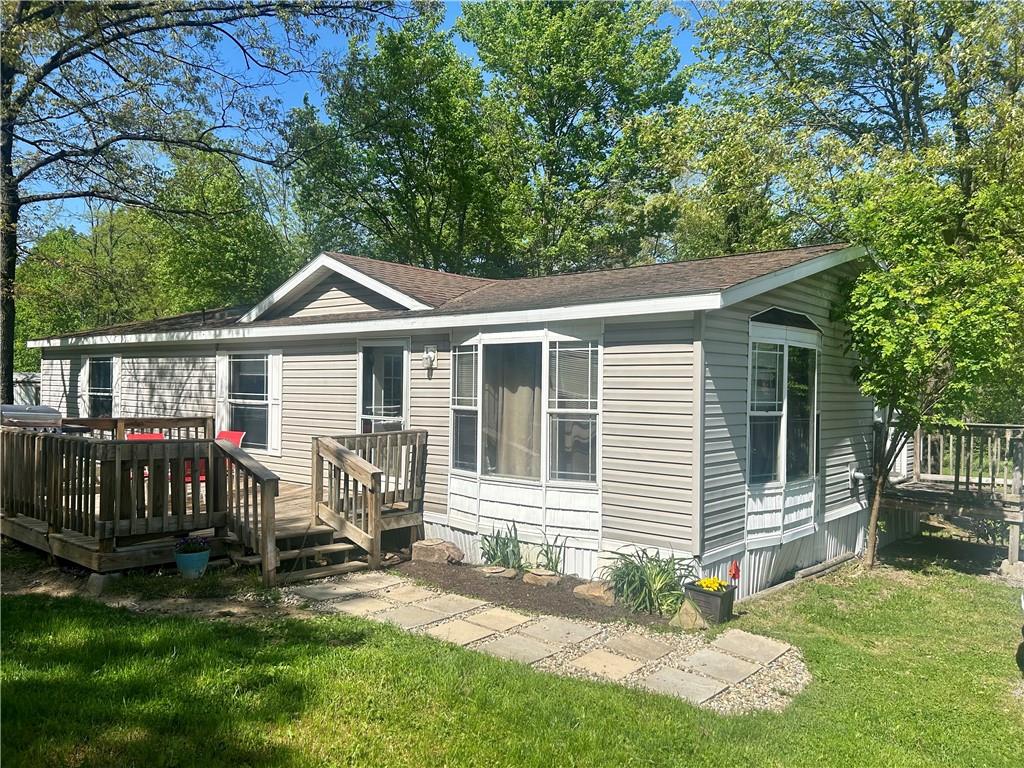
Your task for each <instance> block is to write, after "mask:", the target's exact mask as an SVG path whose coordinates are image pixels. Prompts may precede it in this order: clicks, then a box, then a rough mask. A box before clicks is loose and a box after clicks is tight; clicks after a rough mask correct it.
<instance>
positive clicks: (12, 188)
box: [0, 64, 20, 403]
mask: <svg viewBox="0 0 1024 768" xmlns="http://www.w3.org/2000/svg"><path fill="white" fill-rule="evenodd" d="M12 84H13V72H12V71H11V68H10V66H8V65H7V64H0V403H13V402H14V269H15V266H16V265H17V263H18V212H19V208H20V206H19V204H18V186H17V184H16V182H15V180H14V120H13V119H12V115H11V86H12Z"/></svg>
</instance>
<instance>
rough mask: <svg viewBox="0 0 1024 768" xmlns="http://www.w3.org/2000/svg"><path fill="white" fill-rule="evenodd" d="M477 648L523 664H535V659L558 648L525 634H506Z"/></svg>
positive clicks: (541, 657) (544, 656) (543, 657)
mask: <svg viewBox="0 0 1024 768" xmlns="http://www.w3.org/2000/svg"><path fill="white" fill-rule="evenodd" d="M477 650H480V651H483V652H484V653H488V654H490V655H491V656H497V657H498V658H499V659H510V660H512V661H520V662H522V663H523V664H533V663H534V662H535V661H540V660H541V659H546V658H547V657H548V656H550V655H551V654H553V653H555V652H556V651H557V650H558V648H557V647H555V646H551V645H547V644H546V643H542V642H541V641H540V640H537V639H536V638H533V637H527V636H526V635H523V634H516V635H504V636H502V637H499V638H498V639H496V640H492V641H490V642H487V643H484V644H483V645H481V646H480V647H479V648H478V649H477Z"/></svg>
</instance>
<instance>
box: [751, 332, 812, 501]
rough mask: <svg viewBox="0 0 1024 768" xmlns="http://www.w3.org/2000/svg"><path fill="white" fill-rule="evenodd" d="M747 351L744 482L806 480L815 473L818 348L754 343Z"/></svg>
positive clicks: (760, 482)
mask: <svg viewBox="0 0 1024 768" xmlns="http://www.w3.org/2000/svg"><path fill="white" fill-rule="evenodd" d="M750 353H751V361H750V399H749V403H750V405H749V412H748V418H749V428H748V442H749V461H748V469H747V476H748V482H749V483H750V484H751V485H760V484H764V483H772V482H782V483H785V482H789V481H795V480H804V479H807V478H809V477H811V476H812V474H813V473H814V471H815V462H814V440H815V435H814V432H815V429H814V426H815V412H816V402H815V396H816V393H815V382H816V378H817V355H818V353H817V350H815V349H813V348H811V347H806V346H802V345H797V344H790V343H788V342H786V343H775V342H762V341H755V342H753V343H752V344H751V348H750Z"/></svg>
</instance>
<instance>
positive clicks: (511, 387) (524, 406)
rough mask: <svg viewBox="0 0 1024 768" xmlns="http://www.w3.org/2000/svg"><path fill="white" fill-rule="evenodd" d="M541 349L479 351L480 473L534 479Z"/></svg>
mask: <svg viewBox="0 0 1024 768" xmlns="http://www.w3.org/2000/svg"><path fill="white" fill-rule="evenodd" d="M540 377H541V345H540V344H533V343H530V344H495V345H492V346H486V347H484V373H483V385H484V386H483V392H484V398H483V399H484V402H483V411H484V412H483V420H484V421H483V438H484V473H485V474H489V475H504V476H507V477H523V478H539V477H540V445H541V429H540V427H541V421H540V420H541V407H540V406H541V402H540Z"/></svg>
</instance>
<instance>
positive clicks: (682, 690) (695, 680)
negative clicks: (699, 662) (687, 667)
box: [640, 667, 728, 704]
mask: <svg viewBox="0 0 1024 768" xmlns="http://www.w3.org/2000/svg"><path fill="white" fill-rule="evenodd" d="M640 685H641V686H643V687H644V688H647V689H648V690H651V691H655V692H656V693H664V694H665V695H666V696H675V697H676V698H678V699H686V701H688V702H690V703H691V704H703V703H704V702H705V701H707V700H708V699H710V698H711V697H712V696H714V695H716V694H719V693H721V692H722V691H724V690H725V689H726V688H727V687H728V686H726V685H725V684H724V683H720V682H718V681H717V680H711V679H709V678H707V677H701V676H700V675H695V674H693V673H692V672H686V671H684V670H681V669H674V668H672V667H662V668H661V669H659V670H658V671H657V672H655V673H654V674H652V675H649V676H648V677H646V678H644V679H643V680H642V681H640Z"/></svg>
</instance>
